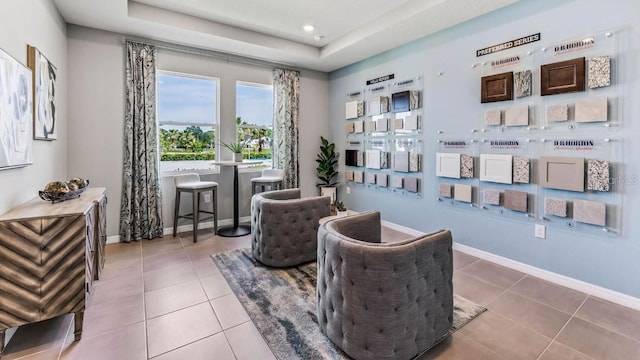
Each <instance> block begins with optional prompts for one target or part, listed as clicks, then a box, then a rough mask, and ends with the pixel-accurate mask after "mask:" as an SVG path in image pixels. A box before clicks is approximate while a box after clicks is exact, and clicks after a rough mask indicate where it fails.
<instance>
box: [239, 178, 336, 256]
mask: <svg viewBox="0 0 640 360" xmlns="http://www.w3.org/2000/svg"><path fill="white" fill-rule="evenodd" d="M329 215H331V198H329V197H328V196H317V197H309V198H300V189H288V190H276V191H268V192H263V193H259V194H256V195H254V196H253V197H252V198H251V252H252V253H253V257H254V258H255V259H256V260H258V261H259V262H261V263H263V264H265V265H268V266H273V267H289V266H295V265H299V264H303V263H305V262H309V261H312V260H314V259H315V258H316V245H317V234H318V233H317V231H318V221H319V220H320V219H321V218H323V217H325V216H329Z"/></svg>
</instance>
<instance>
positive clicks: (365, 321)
mask: <svg viewBox="0 0 640 360" xmlns="http://www.w3.org/2000/svg"><path fill="white" fill-rule="evenodd" d="M380 229H381V228H380V213H379V212H377V211H374V212H368V213H363V214H357V215H352V216H348V217H344V218H337V219H335V220H332V221H329V222H327V223H325V224H324V225H322V226H320V228H319V229H318V284H317V288H316V289H317V290H316V291H317V301H318V323H319V325H320V328H321V330H322V332H324V333H325V334H326V335H327V337H328V338H329V339H330V340H331V341H332V342H333V343H334V344H335V345H337V346H338V347H340V348H341V349H342V350H343V351H344V352H345V353H347V354H348V355H349V356H351V357H353V358H354V359H411V358H413V357H415V356H418V355H420V354H421V353H423V352H425V351H426V350H428V349H429V348H430V347H432V346H433V345H434V344H435V343H437V342H438V340H440V339H441V338H442V337H443V336H445V335H446V334H447V332H448V331H449V328H450V327H451V323H452V320H453V284H452V275H453V258H452V251H451V242H452V240H451V232H449V231H448V230H440V231H437V232H435V233H433V234H428V235H423V236H420V237H417V238H414V239H409V240H403V241H400V242H394V243H381V242H380V241H381V230H380Z"/></svg>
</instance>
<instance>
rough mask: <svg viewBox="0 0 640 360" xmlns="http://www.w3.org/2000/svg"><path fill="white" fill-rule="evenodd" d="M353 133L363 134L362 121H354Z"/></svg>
mask: <svg viewBox="0 0 640 360" xmlns="http://www.w3.org/2000/svg"><path fill="white" fill-rule="evenodd" d="M353 132H354V133H363V132H364V121H362V120H356V121H354V122H353Z"/></svg>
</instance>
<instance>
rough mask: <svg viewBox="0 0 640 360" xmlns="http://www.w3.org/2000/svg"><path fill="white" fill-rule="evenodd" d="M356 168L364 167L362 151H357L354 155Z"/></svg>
mask: <svg viewBox="0 0 640 360" xmlns="http://www.w3.org/2000/svg"><path fill="white" fill-rule="evenodd" d="M356 166H364V151H360V150H358V152H357V153H356Z"/></svg>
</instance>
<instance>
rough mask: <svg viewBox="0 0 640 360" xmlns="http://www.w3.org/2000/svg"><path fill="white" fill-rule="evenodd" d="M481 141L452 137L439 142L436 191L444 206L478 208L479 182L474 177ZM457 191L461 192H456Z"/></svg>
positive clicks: (466, 208)
mask: <svg viewBox="0 0 640 360" xmlns="http://www.w3.org/2000/svg"><path fill="white" fill-rule="evenodd" d="M477 156H478V142H477V141H476V140H473V139H465V138H448V139H440V140H438V148H437V152H436V159H435V160H436V171H435V175H436V176H437V179H435V183H436V184H438V186H437V187H436V189H435V195H436V199H437V200H438V202H439V203H440V204H443V205H447V206H452V207H453V208H456V209H464V210H465V211H467V210H473V209H475V207H476V202H477V200H476V199H477V195H476V194H475V190H473V191H472V190H470V189H477V188H478V179H477V178H476V177H474V175H475V169H476V161H477ZM456 189H457V190H456Z"/></svg>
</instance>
